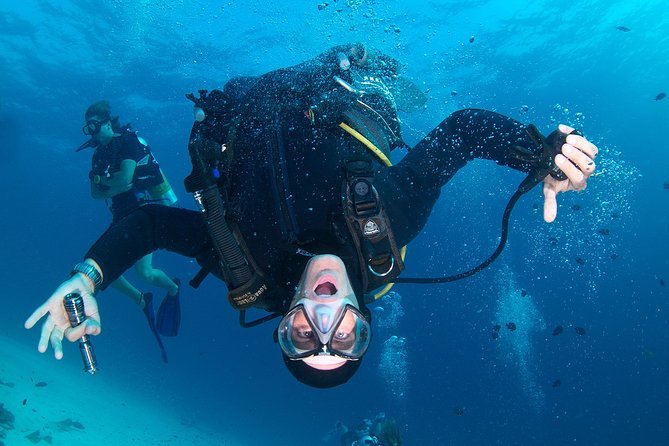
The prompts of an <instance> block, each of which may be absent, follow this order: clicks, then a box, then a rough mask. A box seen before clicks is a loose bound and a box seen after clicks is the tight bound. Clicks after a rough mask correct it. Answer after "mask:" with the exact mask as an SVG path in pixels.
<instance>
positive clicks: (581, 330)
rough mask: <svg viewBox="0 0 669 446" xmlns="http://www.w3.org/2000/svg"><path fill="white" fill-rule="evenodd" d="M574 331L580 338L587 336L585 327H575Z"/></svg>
mask: <svg viewBox="0 0 669 446" xmlns="http://www.w3.org/2000/svg"><path fill="white" fill-rule="evenodd" d="M574 331H575V332H576V334H578V335H579V336H585V328H583V327H574Z"/></svg>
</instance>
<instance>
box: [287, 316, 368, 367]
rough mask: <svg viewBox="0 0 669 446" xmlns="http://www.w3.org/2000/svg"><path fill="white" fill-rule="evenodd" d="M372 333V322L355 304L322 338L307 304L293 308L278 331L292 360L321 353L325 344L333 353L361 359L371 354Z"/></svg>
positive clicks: (347, 357)
mask: <svg viewBox="0 0 669 446" xmlns="http://www.w3.org/2000/svg"><path fill="white" fill-rule="evenodd" d="M370 333H371V330H370V327H369V323H368V322H367V320H366V319H365V317H364V316H363V315H362V313H360V311H358V310H357V309H356V308H355V307H353V306H352V305H346V307H345V309H344V311H343V312H342V313H341V316H340V317H339V319H338V320H337V322H336V323H335V324H333V328H332V330H330V331H329V332H328V333H327V334H324V335H320V336H319V334H318V332H317V328H316V327H315V325H314V323H313V322H312V320H311V318H310V317H309V316H308V313H307V311H305V309H304V305H298V306H296V307H295V308H293V309H292V310H291V311H290V312H289V313H288V314H287V315H286V316H285V317H284V318H283V319H282V320H281V323H280V324H279V328H278V338H279V345H280V346H281V349H282V350H283V352H284V353H285V354H286V355H287V356H288V357H289V358H292V359H299V358H305V357H307V356H312V355H315V354H318V353H319V352H320V351H321V350H323V347H324V346H325V345H326V346H327V351H328V352H329V353H330V354H333V355H336V356H340V357H343V358H346V359H358V358H360V357H361V356H362V355H363V354H364V353H365V351H367V347H368V346H369V341H370ZM321 338H324V339H321Z"/></svg>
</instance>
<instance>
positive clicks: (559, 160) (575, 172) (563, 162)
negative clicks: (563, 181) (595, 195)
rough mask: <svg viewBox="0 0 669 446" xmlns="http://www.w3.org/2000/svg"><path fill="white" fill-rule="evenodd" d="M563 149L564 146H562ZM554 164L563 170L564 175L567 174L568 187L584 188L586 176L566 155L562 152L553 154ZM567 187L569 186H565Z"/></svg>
mask: <svg viewBox="0 0 669 446" xmlns="http://www.w3.org/2000/svg"><path fill="white" fill-rule="evenodd" d="M563 147H564V146H563ZM563 150H564V148H563ZM555 165H557V166H558V167H559V168H560V170H562V171H563V172H564V174H565V175H567V178H568V179H569V186H570V188H572V189H574V190H583V189H585V185H586V181H585V180H586V178H587V177H586V176H585V174H584V173H583V172H581V170H580V169H579V168H578V167H576V166H575V165H574V164H573V163H572V162H571V161H569V159H567V157H565V156H564V155H562V154H558V155H556V156H555ZM566 189H569V188H566Z"/></svg>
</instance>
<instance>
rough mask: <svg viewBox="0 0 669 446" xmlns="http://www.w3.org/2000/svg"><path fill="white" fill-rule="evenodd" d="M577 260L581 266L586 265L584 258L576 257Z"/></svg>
mask: <svg viewBox="0 0 669 446" xmlns="http://www.w3.org/2000/svg"><path fill="white" fill-rule="evenodd" d="M575 260H576V263H578V264H579V265H585V260H584V259H583V257H576V259H575Z"/></svg>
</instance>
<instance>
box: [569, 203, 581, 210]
mask: <svg viewBox="0 0 669 446" xmlns="http://www.w3.org/2000/svg"><path fill="white" fill-rule="evenodd" d="M571 210H572V211H580V210H581V205H580V204H575V205H573V206H572V207H571Z"/></svg>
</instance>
